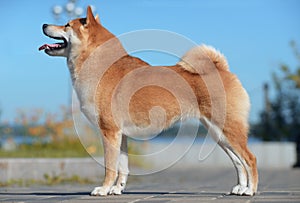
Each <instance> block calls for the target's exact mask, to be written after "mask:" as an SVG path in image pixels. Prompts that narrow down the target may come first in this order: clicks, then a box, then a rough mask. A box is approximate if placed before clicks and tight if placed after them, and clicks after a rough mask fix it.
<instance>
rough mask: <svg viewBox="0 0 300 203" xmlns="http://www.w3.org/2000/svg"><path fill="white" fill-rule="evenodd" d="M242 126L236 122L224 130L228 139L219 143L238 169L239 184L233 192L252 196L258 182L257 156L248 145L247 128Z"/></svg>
mask: <svg viewBox="0 0 300 203" xmlns="http://www.w3.org/2000/svg"><path fill="white" fill-rule="evenodd" d="M241 126H242V125H241V124H240V125H239V123H235V124H233V125H232V126H231V127H230V128H229V129H230V130H228V131H226V130H224V131H223V133H224V134H225V137H226V140H227V141H226V142H222V141H220V142H219V145H220V146H221V147H222V148H223V149H224V151H225V152H226V153H227V154H228V156H229V157H230V159H231V160H232V162H233V165H234V167H235V168H236V171H237V175H238V184H237V185H236V186H234V187H233V188H232V191H231V193H232V194H236V195H250V196H252V195H254V194H255V193H256V191H257V184H258V173H257V166H256V158H255V156H254V155H253V154H252V153H251V152H250V150H249V149H248V147H247V130H243V127H241ZM225 129H226V128H225ZM227 129H228V128H227Z"/></svg>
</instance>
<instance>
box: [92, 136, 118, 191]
mask: <svg viewBox="0 0 300 203" xmlns="http://www.w3.org/2000/svg"><path fill="white" fill-rule="evenodd" d="M103 134H104V135H103V146H104V162H105V178H104V182H103V185H102V186H101V187H96V188H95V189H94V190H93V191H92V193H91V195H94V196H99V195H100V196H104V195H107V194H109V192H110V191H111V188H112V186H113V185H114V183H115V182H116V178H117V167H118V162H119V155H120V147H121V140H122V134H120V133H118V132H111V131H106V132H105V131H104V132H103Z"/></svg>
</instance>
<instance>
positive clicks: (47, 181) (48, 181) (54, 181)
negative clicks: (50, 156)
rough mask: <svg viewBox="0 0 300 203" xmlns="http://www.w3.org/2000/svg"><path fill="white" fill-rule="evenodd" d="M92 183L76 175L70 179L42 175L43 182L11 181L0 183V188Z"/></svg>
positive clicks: (60, 176) (61, 176) (32, 180)
mask: <svg viewBox="0 0 300 203" xmlns="http://www.w3.org/2000/svg"><path fill="white" fill-rule="evenodd" d="M91 183H94V181H92V180H90V179H88V178H81V177H79V176H77V175H73V176H71V177H64V176H63V175H59V176H51V175H49V174H45V175H44V180H34V179H30V180H24V179H11V180H9V181H7V182H0V187H11V186H22V187H28V186H31V185H58V184H81V185H84V184H91Z"/></svg>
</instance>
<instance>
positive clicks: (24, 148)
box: [0, 138, 89, 158]
mask: <svg viewBox="0 0 300 203" xmlns="http://www.w3.org/2000/svg"><path fill="white" fill-rule="evenodd" d="M88 156H89V154H88V153H87V151H86V150H85V149H84V147H83V146H82V144H81V142H80V141H79V139H76V138H72V139H70V138H69V139H67V138H65V139H62V140H60V141H55V142H50V143H34V144H31V145H28V144H22V145H19V146H18V147H17V149H15V150H12V151H5V150H2V149H1V150H0V158H64V157H70V158H72V157H73V158H74V157H88Z"/></svg>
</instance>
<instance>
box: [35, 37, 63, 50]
mask: <svg viewBox="0 0 300 203" xmlns="http://www.w3.org/2000/svg"><path fill="white" fill-rule="evenodd" d="M51 38H53V39H57V40H63V42H62V43H55V44H44V45H42V46H41V47H40V48H39V51H41V50H50V51H52V50H58V49H63V48H66V47H67V46H68V42H67V40H66V39H65V38H63V37H51Z"/></svg>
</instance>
